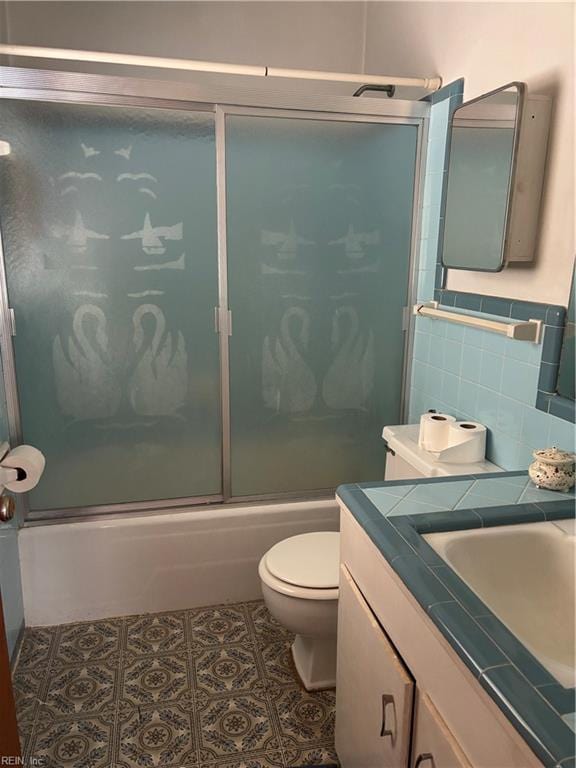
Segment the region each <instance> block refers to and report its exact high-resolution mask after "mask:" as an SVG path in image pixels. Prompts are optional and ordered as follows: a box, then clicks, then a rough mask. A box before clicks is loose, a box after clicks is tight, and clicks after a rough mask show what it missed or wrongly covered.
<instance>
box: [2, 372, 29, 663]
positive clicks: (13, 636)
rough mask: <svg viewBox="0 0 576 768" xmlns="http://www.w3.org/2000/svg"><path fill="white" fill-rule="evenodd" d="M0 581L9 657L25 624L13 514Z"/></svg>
mask: <svg viewBox="0 0 576 768" xmlns="http://www.w3.org/2000/svg"><path fill="white" fill-rule="evenodd" d="M2 381H3V377H2V361H1V360H0V442H4V441H8V439H9V438H8V417H7V414H6V396H5V392H4V385H3V384H2V383H1V382H2ZM0 585H1V588H2V601H3V604H4V605H3V607H4V624H5V627H6V638H7V641H8V653H9V654H10V656H11V657H12V656H13V654H14V651H15V650H16V648H17V644H18V640H19V638H20V636H21V633H22V629H23V626H24V606H23V602H22V586H21V582H20V553H19V548H18V520H17V519H16V518H15V519H14V520H12V521H11V522H9V523H3V524H2V526H1V527H0Z"/></svg>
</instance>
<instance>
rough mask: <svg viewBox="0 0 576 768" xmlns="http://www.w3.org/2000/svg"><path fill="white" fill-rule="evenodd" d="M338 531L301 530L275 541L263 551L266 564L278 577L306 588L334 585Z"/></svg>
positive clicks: (338, 554) (337, 563) (330, 587)
mask: <svg viewBox="0 0 576 768" xmlns="http://www.w3.org/2000/svg"><path fill="white" fill-rule="evenodd" d="M339 561H340V534H339V533H334V532H332V531H322V532H319V533H303V534H301V535H300V536H292V537H291V538H289V539H284V541H280V542H278V544H275V545H274V546H273V547H272V549H270V551H269V552H268V554H267V555H266V567H267V568H268V570H269V571H270V573H271V574H272V575H273V576H275V577H276V578H277V579H280V580H281V581H286V582H288V584H294V585H295V586H298V587H309V588H310V589H334V587H337V586H338V566H339Z"/></svg>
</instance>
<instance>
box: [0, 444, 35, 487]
mask: <svg viewBox="0 0 576 768" xmlns="http://www.w3.org/2000/svg"><path fill="white" fill-rule="evenodd" d="M45 466H46V459H45V458H44V454H43V453H42V452H41V451H39V450H38V448H34V446H32V445H19V446H18V447H17V448H14V450H12V451H9V452H8V453H7V454H6V455H5V456H4V457H3V458H2V459H1V460H0V483H1V484H2V485H3V486H4V487H5V488H6V490H8V491H12V493H26V492H27V491H31V490H32V489H33V488H35V487H36V486H37V485H38V482H39V480H40V478H41V477H42V473H43V472H44V467H45Z"/></svg>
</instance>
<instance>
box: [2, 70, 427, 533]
mask: <svg viewBox="0 0 576 768" xmlns="http://www.w3.org/2000/svg"><path fill="white" fill-rule="evenodd" d="M1 98H5V99H22V100H29V101H41V102H42V101H44V102H59V103H70V104H82V105H100V106H111V107H114V106H117V107H140V108H142V107H147V108H150V109H154V108H157V109H165V110H166V109H168V110H170V109H173V110H177V111H194V112H198V111H206V112H209V113H212V114H214V115H215V121H216V190H217V227H218V231H217V241H218V295H219V306H218V307H215V331H216V332H217V333H218V334H219V350H220V401H221V426H222V435H221V448H222V453H221V460H222V493H220V494H216V495H210V496H195V497H187V498H177V499H166V500H154V501H147V502H133V503H132V502H129V503H114V504H106V505H100V506H86V507H77V508H64V509H58V510H54V509H51V510H47V511H41V510H34V511H30V510H29V507H28V499H27V497H26V495H23V496H20V497H19V501H20V505H21V510H22V514H23V516H24V519H26V520H28V521H30V522H34V521H38V522H40V521H46V520H50V519H58V518H82V517H86V516H90V517H92V518H93V516H95V515H109V514H123V513H131V512H146V511H151V510H163V509H166V510H174V509H175V508H190V507H191V506H197V507H199V508H201V506H202V505H205V504H212V505H219V504H228V503H239V502H252V501H255V502H257V501H262V502H266V501H270V500H272V499H273V500H279V501H281V500H297V499H309V498H327V497H330V496H332V495H333V492H334V489H333V488H327V489H321V490H317V491H313V492H310V491H307V492H305V493H302V492H290V493H280V494H265V495H258V496H242V497H233V496H232V495H231V465H230V448H231V446H230V393H229V376H230V366H229V336H230V334H231V333H232V327H231V322H230V312H229V305H228V273H227V237H226V165H225V163H226V136H225V127H226V125H225V121H226V115H249V116H262V117H279V118H281V117H291V118H297V119H303V120H326V121H332V122H334V121H347V122H367V123H382V124H401V125H414V126H416V127H417V130H418V136H417V145H416V160H415V174H414V190H413V211H412V231H411V241H410V260H409V277H408V285H407V295H406V307H407V308H408V307H410V306H411V304H412V303H413V299H414V297H415V289H416V277H417V273H416V268H417V258H416V253H417V246H418V243H419V240H420V223H421V222H420V212H421V203H422V192H423V184H422V180H423V175H424V167H425V160H426V158H425V147H426V144H427V132H428V116H429V104H428V103H426V102H414V101H403V100H395V101H389V100H388V99H386V100H384V99H370V98H353V97H347V96H323V97H321V96H317V95H312V94H294V93H278V91H275V90H273V89H268V90H267V89H266V87H263V88H260V89H248V88H244V89H239V88H234V87H230V86H220V87H214V88H210V89H206V88H203V87H198V86H194V85H189V84H185V83H177V82H163V81H159V80H144V79H139V78H133V77H113V76H101V75H87V74H80V73H73V72H55V71H50V70H33V69H23V68H15V67H0V99H1ZM1 138H2V137H1V135H0V139H1ZM0 216H1V210H0ZM16 330H17V329H16V328H15V327H14V313H13V311H12V310H11V308H10V304H9V297H8V291H7V279H6V265H5V259H4V253H3V249H2V223H1V219H0V351H1V354H2V360H3V363H4V365H3V375H4V382H5V387H6V399H7V410H8V419H9V427H10V441H11V443H12V444H19V443H21V442H22V427H21V417H20V406H19V399H18V388H17V376H16V364H15V356H14V348H13V344H12V336H14V335H15V333H16ZM403 330H404V363H403V371H402V387H401V404H400V406H401V414H402V416H404V415H405V413H406V409H407V391H406V385H407V382H408V381H409V377H410V357H411V354H410V353H411V348H412V342H413V323H412V320H411V314H410V312H409V311H408V310H406V316H405V318H404V321H403Z"/></svg>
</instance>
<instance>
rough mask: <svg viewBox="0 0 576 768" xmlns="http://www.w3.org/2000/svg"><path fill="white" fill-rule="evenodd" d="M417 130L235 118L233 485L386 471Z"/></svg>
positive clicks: (327, 480)
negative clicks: (385, 444) (386, 434)
mask: <svg viewBox="0 0 576 768" xmlns="http://www.w3.org/2000/svg"><path fill="white" fill-rule="evenodd" d="M417 134H418V131H417V127H416V126H415V125H401V124H382V123H375V122H357V121H350V120H345V119H340V120H339V119H338V118H337V117H332V118H331V119H330V120H319V119H306V118H304V117H297V116H295V117H273V116H271V117H267V116H262V115H256V116H249V115H245V114H237V115H228V116H227V117H226V202H227V214H226V215H227V259H228V292H229V305H230V309H231V311H232V327H233V333H232V336H231V338H230V413H231V433H230V445H231V456H230V466H231V493H232V496H235V497H236V496H246V495H255V496H257V495H264V494H277V493H282V492H303V491H307V490H317V489H323V488H325V489H328V488H334V487H335V486H337V485H338V484H340V483H343V482H356V481H362V480H369V479H370V480H374V479H377V478H378V477H382V473H383V467H384V447H383V443H382V439H381V432H382V427H383V426H384V425H386V424H394V423H398V421H399V420H400V415H401V387H402V373H403V371H402V369H403V345H404V336H403V333H402V308H403V307H404V306H405V305H406V300H407V295H408V280H409V270H410V244H411V230H412V210H413V195H414V179H415V170H416V148H417Z"/></svg>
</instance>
